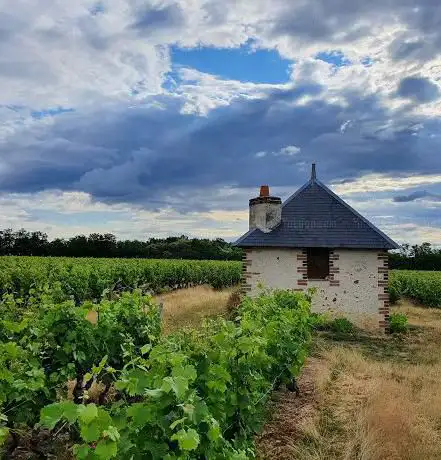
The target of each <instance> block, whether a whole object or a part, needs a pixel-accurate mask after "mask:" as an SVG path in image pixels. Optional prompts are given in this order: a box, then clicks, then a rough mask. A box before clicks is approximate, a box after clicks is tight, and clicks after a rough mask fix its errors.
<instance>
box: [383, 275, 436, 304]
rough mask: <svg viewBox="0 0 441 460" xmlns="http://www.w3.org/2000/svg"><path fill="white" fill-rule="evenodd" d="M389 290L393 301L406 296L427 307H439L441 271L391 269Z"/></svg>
mask: <svg viewBox="0 0 441 460" xmlns="http://www.w3.org/2000/svg"><path fill="white" fill-rule="evenodd" d="M389 292H390V295H391V300H393V301H396V300H398V298H400V297H407V298H409V299H413V300H415V301H417V302H419V303H421V304H423V305H424V306H427V307H440V306H441V272H428V271H414V270H393V271H391V273H390V281H389Z"/></svg>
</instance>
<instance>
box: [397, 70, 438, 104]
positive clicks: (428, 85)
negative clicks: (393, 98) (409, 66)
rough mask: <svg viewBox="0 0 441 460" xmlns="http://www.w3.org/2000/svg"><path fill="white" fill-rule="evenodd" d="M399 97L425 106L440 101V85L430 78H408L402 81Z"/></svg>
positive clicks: (399, 87) (398, 91)
mask: <svg viewBox="0 0 441 460" xmlns="http://www.w3.org/2000/svg"><path fill="white" fill-rule="evenodd" d="M397 95H398V96H400V97H403V98H408V99H412V100H414V101H415V102H418V103H420V104H424V103H427V102H433V101H436V100H437V99H439V97H440V90H439V87H438V85H437V84H436V83H432V82H431V81H430V80H429V79H428V78H423V77H406V78H403V79H402V80H401V81H400V83H399V86H398V90H397Z"/></svg>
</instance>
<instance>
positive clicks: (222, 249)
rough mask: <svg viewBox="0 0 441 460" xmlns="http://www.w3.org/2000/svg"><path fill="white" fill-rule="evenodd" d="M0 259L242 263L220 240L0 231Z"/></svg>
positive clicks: (239, 254)
mask: <svg viewBox="0 0 441 460" xmlns="http://www.w3.org/2000/svg"><path fill="white" fill-rule="evenodd" d="M0 255H3V256H4V255H14V256H55V257H61V256H64V257H122V258H147V259H199V260H202V259H207V260H241V257H242V251H241V249H240V248H237V247H235V246H233V245H232V244H231V243H228V242H226V241H224V240H223V239H221V238H217V239H214V240H210V239H199V238H188V237H186V236H184V235H182V236H179V237H168V238H150V239H148V240H146V241H140V240H117V239H116V237H115V235H113V234H111V233H104V234H100V233H91V234H90V235H88V236H86V235H77V236H74V237H72V238H56V239H54V240H49V238H48V236H47V234H46V233H43V232H38V231H37V232H29V231H26V230H25V229H20V230H18V231H13V230H11V229H6V230H0Z"/></svg>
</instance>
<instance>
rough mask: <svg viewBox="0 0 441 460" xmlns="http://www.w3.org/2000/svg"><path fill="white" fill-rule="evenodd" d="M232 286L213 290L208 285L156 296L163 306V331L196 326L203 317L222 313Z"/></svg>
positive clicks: (224, 311) (225, 309) (225, 307)
mask: <svg viewBox="0 0 441 460" xmlns="http://www.w3.org/2000/svg"><path fill="white" fill-rule="evenodd" d="M232 292H233V288H231V289H222V290H215V289H213V288H211V287H209V286H197V287H192V288H188V289H179V290H177V291H172V292H168V293H166V294H162V295H159V296H157V297H156V301H157V302H160V303H162V304H163V306H164V332H165V333H166V334H169V333H170V332H173V331H176V330H178V329H181V328H183V327H197V326H198V325H199V324H201V322H202V321H203V319H204V318H206V317H209V316H215V315H224V314H226V312H227V303H228V299H229V298H230V295H231V293H232Z"/></svg>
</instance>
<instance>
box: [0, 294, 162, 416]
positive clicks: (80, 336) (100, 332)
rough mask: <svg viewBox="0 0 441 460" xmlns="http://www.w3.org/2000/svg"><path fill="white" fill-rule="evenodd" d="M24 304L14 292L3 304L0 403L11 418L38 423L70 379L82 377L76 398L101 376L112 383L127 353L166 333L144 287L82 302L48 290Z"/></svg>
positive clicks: (79, 397)
mask: <svg viewBox="0 0 441 460" xmlns="http://www.w3.org/2000/svg"><path fill="white" fill-rule="evenodd" d="M22 304H23V302H21V300H20V299H14V298H13V297H12V296H11V295H8V296H6V297H5V298H4V299H3V302H2V303H1V304H0V315H1V318H2V320H1V321H0V409H1V407H3V408H4V411H5V413H7V414H8V419H9V421H10V422H11V423H12V424H14V423H15V424H16V423H31V424H32V423H33V422H35V421H36V419H37V417H38V412H39V410H40V407H41V406H43V405H44V404H47V403H48V402H50V401H51V400H54V399H55V398H56V395H57V391H58V390H59V388H60V387H61V386H62V385H65V383H66V382H67V381H68V380H70V379H76V382H77V383H76V387H75V389H74V397H75V398H76V399H77V400H82V399H84V398H85V397H86V396H87V392H85V390H86V389H87V385H88V384H89V383H90V382H91V381H92V380H93V379H94V378H95V377H96V376H97V375H100V378H101V380H102V381H103V382H104V383H105V384H107V385H109V384H110V382H111V381H112V380H113V378H112V375H113V374H114V373H115V372H116V370H117V369H122V367H123V365H124V362H125V360H127V359H130V357H131V356H132V355H133V354H135V353H142V351H143V350H146V347H147V346H151V345H152V344H154V343H156V342H157V341H158V340H159V337H160V332H161V317H160V311H159V308H158V307H157V306H156V305H155V304H154V303H153V302H152V298H151V297H150V296H143V295H142V294H141V293H140V292H138V291H135V292H134V293H132V294H129V293H123V294H122V296H121V297H120V298H119V299H118V300H112V301H109V300H103V301H102V302H101V303H99V304H97V305H93V304H92V303H86V304H84V305H83V306H81V307H77V306H75V304H74V302H72V301H65V302H62V303H54V302H53V300H52V298H51V297H49V296H47V295H43V296H42V297H40V298H37V297H35V298H30V299H29V301H28V303H27V306H26V308H23V305H22ZM91 309H93V310H94V311H95V312H96V313H97V314H96V321H94V322H93V324H92V323H91V322H90V321H89V320H88V319H87V314H88V313H90V311H91ZM98 363H99V364H98Z"/></svg>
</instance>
